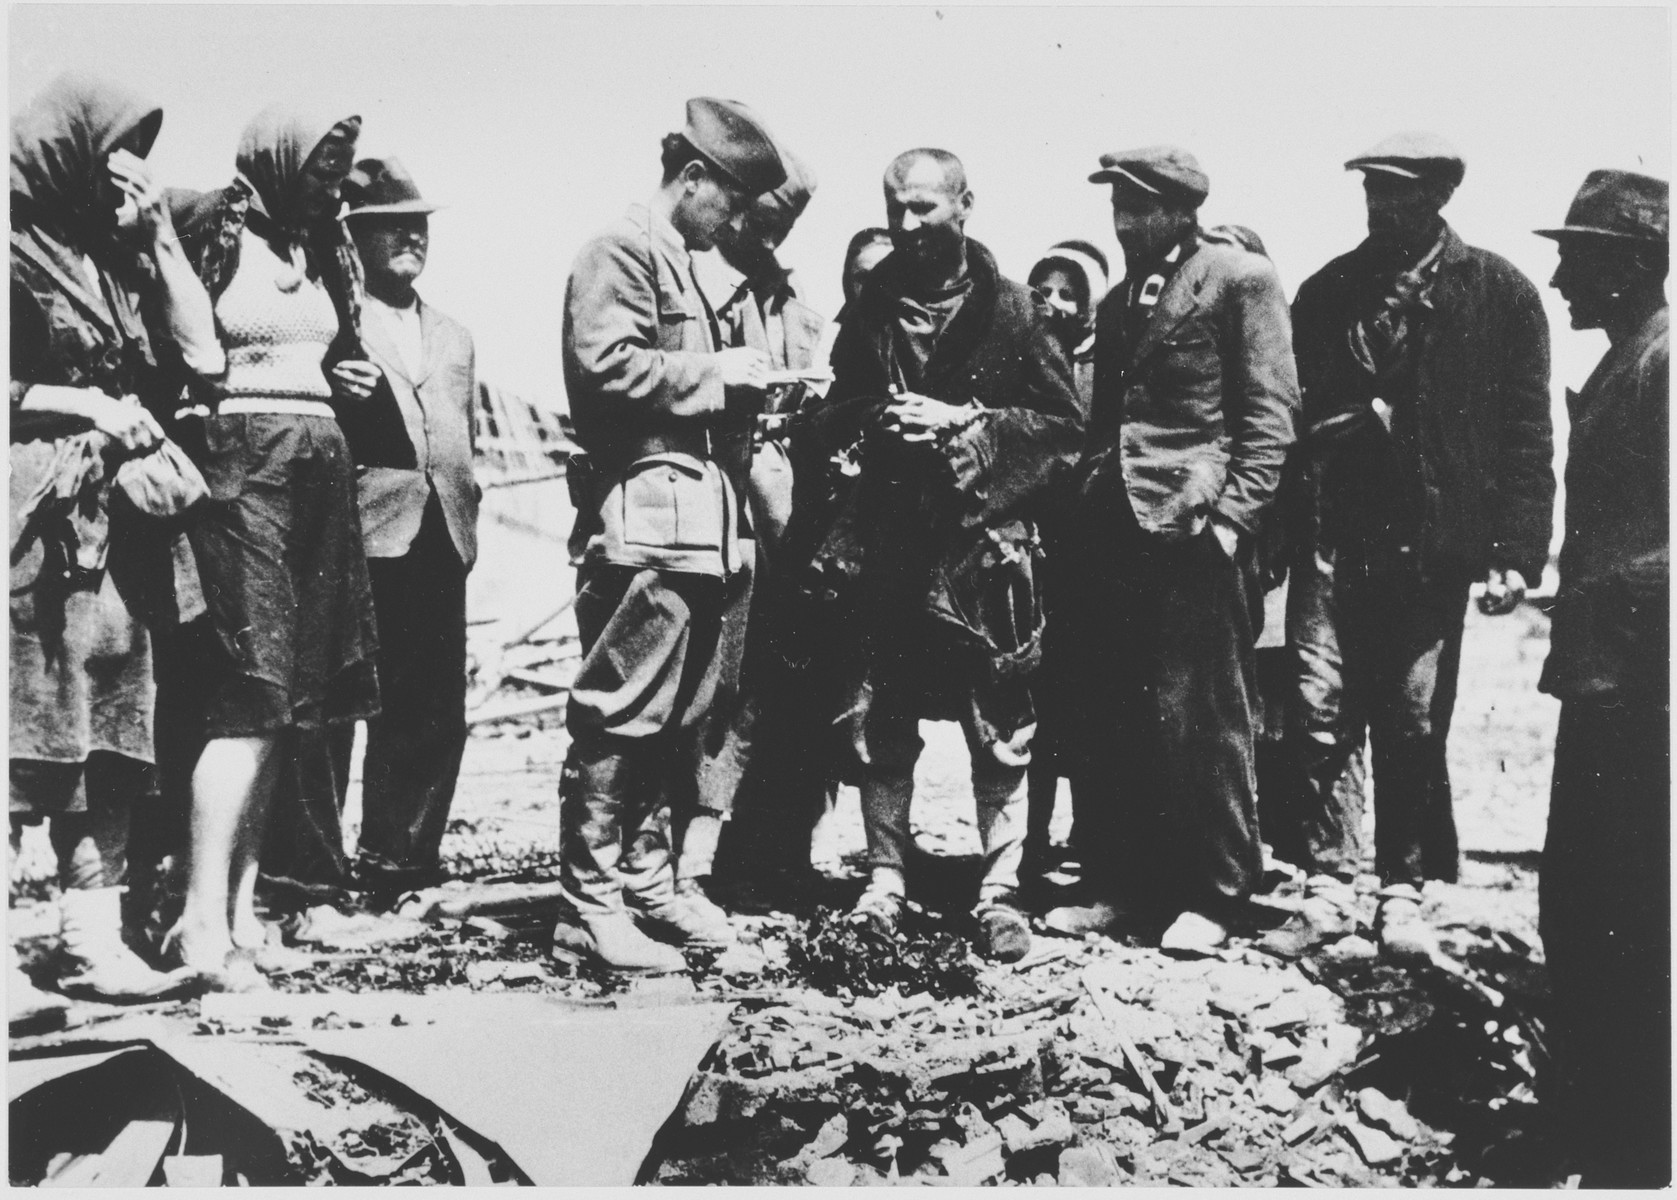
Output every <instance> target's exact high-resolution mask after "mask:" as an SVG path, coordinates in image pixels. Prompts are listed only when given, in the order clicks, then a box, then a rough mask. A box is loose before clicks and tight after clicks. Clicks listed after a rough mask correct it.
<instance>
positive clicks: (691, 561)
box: [554, 97, 786, 971]
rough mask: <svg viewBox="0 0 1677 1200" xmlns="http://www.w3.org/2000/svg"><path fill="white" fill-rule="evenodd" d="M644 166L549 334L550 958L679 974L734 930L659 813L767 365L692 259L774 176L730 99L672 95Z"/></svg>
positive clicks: (678, 778)
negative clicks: (564, 683)
mask: <svg viewBox="0 0 1677 1200" xmlns="http://www.w3.org/2000/svg"><path fill="white" fill-rule="evenodd" d="M662 160H663V178H662V180H661V182H660V183H659V185H658V189H657V190H656V191H655V192H654V193H653V195H652V198H651V200H650V201H648V202H647V203H646V204H644V205H635V206H633V207H631V208H630V209H629V211H628V212H627V213H626V214H625V215H624V216H623V217H622V218H620V219H619V220H618V221H617V222H616V223H615V224H613V225H612V226H610V227H609V228H607V229H606V230H605V231H604V232H603V233H600V234H598V235H596V236H595V237H593V238H591V239H590V240H589V241H588V242H587V243H586V244H585V245H584V246H583V248H582V250H581V251H580V252H579V253H578V255H577V258H576V263H575V265H574V266H573V267H572V268H571V277H570V281H569V284H568V285H567V287H566V292H565V316H564V327H563V332H562V355H563V361H564V371H565V391H566V394H567V396H568V398H569V400H570V406H571V416H572V417H573V419H574V420H575V422H576V434H577V442H578V444H579V445H580V446H581V447H582V450H583V454H581V455H578V456H575V457H573V458H572V460H571V463H570V465H569V479H570V484H571V498H572V501H573V503H574V504H575V505H576V509H577V517H576V525H575V527H574V528H573V530H572V532H571V555H572V559H573V561H575V562H576V563H577V564H578V565H577V601H576V617H577V629H578V632H579V634H580V635H581V638H582V649H583V660H582V666H581V668H580V669H579V671H578V674H577V677H576V681H575V683H574V685H573V687H572V690H571V697H570V705H569V708H568V710H567V713H566V725H567V727H568V728H569V730H570V734H571V746H570V750H569V752H568V753H567V755H566V758H565V767H564V773H563V776H562V778H561V780H560V785H559V788H560V807H559V854H560V874H559V879H560V884H561V885H562V887H563V889H564V897H565V901H566V911H565V912H564V913H563V914H562V916H561V918H560V920H559V923H558V924H557V925H556V926H555V928H554V952H555V953H556V954H558V955H560V956H562V957H567V958H572V957H578V956H580V957H583V958H587V959H589V960H591V961H593V962H597V963H600V964H602V965H604V966H606V967H608V968H611V969H613V970H621V971H679V970H681V969H682V968H683V966H684V965H685V960H684V959H683V957H682V955H681V952H680V950H679V949H677V948H676V947H677V946H684V945H719V944H725V943H727V942H729V941H732V940H733V936H734V935H733V931H732V929H731V928H730V926H729V924H728V918H727V914H725V913H724V912H722V910H721V909H719V908H718V907H717V906H716V905H715V904H713V903H712V902H711V901H710V900H709V899H708V898H707V897H706V896H705V895H704V893H703V891H701V890H700V889H699V887H698V886H697V884H696V882H695V881H694V880H691V879H679V880H678V879H677V878H676V876H675V871H674V868H673V864H672V862H671V857H672V855H671V851H672V848H671V845H670V840H671V839H670V809H671V806H672V804H681V805H688V806H691V805H692V804H693V802H694V801H693V790H694V788H695V785H696V780H697V777H698V769H699V762H700V750H701V747H700V739H699V737H698V734H699V733H700V732H701V731H703V730H705V729H706V727H707V715H708V713H709V711H710V708H711V705H712V704H713V702H714V700H715V698H716V696H717V694H718V692H719V691H720V692H723V693H724V694H726V693H727V692H729V691H731V690H732V689H733V688H734V687H735V686H736V682H735V681H736V679H737V676H738V672H739V653H740V645H741V643H742V642H743V637H742V636H741V632H742V630H743V623H744V621H745V613H746V604H747V602H748V600H749V597H750V594H751V593H750V587H749V580H750V571H751V567H752V563H753V560H754V557H755V548H754V547H753V545H752V543H751V540H750V538H749V537H747V536H744V532H743V531H744V530H745V529H747V528H748V527H749V524H748V517H747V514H746V512H745V508H744V504H745V495H746V489H747V480H748V475H749V469H750V462H749V453H748V452H749V447H750V438H749V437H745V438H743V439H742V438H741V437H740V436H739V433H740V431H741V430H748V429H749V428H750V427H751V425H752V424H753V423H754V422H755V421H756V418H757V415H758V413H759V411H760V410H761V408H762V406H763V402H764V387H765V384H766V383H767V381H768V372H769V359H768V356H767V355H766V354H764V353H763V352H762V351H761V350H759V349H755V348H753V347H750V346H737V347H731V346H726V345H724V343H723V341H722V339H721V335H720V327H719V324H718V321H717V316H716V313H715V311H714V310H713V309H712V307H711V305H710V304H709V302H708V301H707V300H706V297H705V295H704V293H703V292H702V291H701V290H700V289H699V285H698V282H697V281H696V280H695V279H694V276H693V254H694V252H695V251H702V250H706V249H709V248H710V247H711V246H712V245H714V244H715V243H716V239H717V234H718V231H719V230H720V229H721V228H722V227H723V226H724V225H728V224H734V225H736V226H737V225H738V224H739V223H740V222H741V221H742V220H743V217H744V214H745V211H746V209H747V207H748V206H749V204H750V203H751V201H752V199H753V198H754V197H757V196H760V195H762V194H763V193H764V192H767V191H770V190H771V189H773V188H777V187H779V186H780V185H781V184H782V183H784V182H785V181H786V169H785V167H784V166H783V165H782V164H781V160H780V154H779V152H778V151H777V150H776V148H775V144H774V141H773V138H772V137H771V135H770V134H769V132H768V130H767V129H766V128H764V126H763V123H762V121H761V119H760V118H758V116H757V115H756V114H755V113H753V112H752V111H751V110H750V109H749V108H747V107H746V106H745V105H743V104H740V103H738V102H736V101H732V100H718V99H713V98H710V97H699V98H696V99H693V100H689V101H688V102H687V121H686V124H685V126H684V127H683V128H682V130H681V131H680V132H679V133H671V134H669V135H667V136H666V137H665V138H664V140H663V145H662ZM742 447H743V448H744V451H745V452H741V448H742ZM649 934H650V935H654V936H656V937H657V938H659V939H662V940H661V941H658V940H653V937H652V936H649ZM670 942H673V943H675V945H670V944H667V943H670Z"/></svg>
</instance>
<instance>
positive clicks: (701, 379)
mask: <svg viewBox="0 0 1677 1200" xmlns="http://www.w3.org/2000/svg"><path fill="white" fill-rule="evenodd" d="M718 344H719V343H718V334H717V327H716V323H715V318H714V316H713V315H712V314H711V312H710V309H709V307H708V305H707V304H706V303H705V299H704V296H703V295H702V294H701V293H700V291H699V288H698V285H697V284H696V283H695V282H694V279H693V271H692V260H691V257H690V256H689V254H688V252H687V249H686V248H685V246H684V245H683V243H682V240H681V237H680V235H679V234H678V233H677V232H676V231H675V229H674V227H673V226H671V225H670V223H669V222H668V221H667V220H664V219H662V218H660V217H657V216H655V215H654V214H652V213H651V212H650V211H649V210H648V209H646V208H645V207H644V206H641V205H634V206H632V207H630V209H629V211H628V212H627V213H626V214H625V215H624V216H623V217H622V219H620V220H619V221H618V222H616V223H615V224H614V225H612V226H611V227H610V228H609V229H607V230H606V231H605V232H603V233H601V234H599V235H597V236H595V237H593V238H591V239H590V240H589V241H588V243H587V244H586V245H584V246H583V248H582V250H581V251H580V252H579V253H578V255H577V258H576V263H575V265H574V266H573V267H572V268H571V277H570V281H569V283H568V285H567V286H566V290H565V316H564V329H563V340H562V354H563V360H564V375H565V391H566V395H567V397H568V398H569V402H570V409H571V417H572V420H573V421H574V422H575V425H576V433H577V442H578V444H579V445H580V446H581V447H582V449H583V450H584V452H585V456H584V457H582V458H581V460H580V461H579V460H577V459H573V460H572V463H571V465H570V468H569V469H570V481H571V492H572V501H573V503H574V504H575V505H576V509H577V524H576V527H575V529H574V530H573V532H572V535H571V552H572V556H573V558H576V559H578V560H579V561H580V560H583V559H587V560H591V561H604V562H610V563H616V564H619V565H624V566H637V567H654V568H658V569H662V570H671V571H686V572H693V573H697V574H702V575H718V576H719V575H725V574H728V573H730V572H731V571H733V570H736V569H737V568H738V567H739V565H740V562H741V547H740V537H741V529H740V525H741V517H742V515H741V513H740V506H739V502H738V500H737V498H736V497H737V494H738V489H739V487H740V486H741V485H743V482H744V480H743V478H740V479H730V478H729V476H728V474H727V473H725V472H724V471H723V470H722V468H721V466H720V465H719V463H718V461H717V458H716V454H715V441H716V439H715V438H714V437H713V433H714V432H715V431H716V429H717V428H718V427H719V426H720V425H721V423H722V420H723V401H724V389H723V385H722V372H721V368H720V367H719V366H718V365H717V362H716V357H715V352H716V350H717V349H718ZM730 466H731V467H732V468H734V469H736V471H743V469H744V466H745V464H744V463H739V464H730Z"/></svg>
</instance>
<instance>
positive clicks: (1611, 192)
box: [1532, 170, 1671, 243]
mask: <svg viewBox="0 0 1677 1200" xmlns="http://www.w3.org/2000/svg"><path fill="white" fill-rule="evenodd" d="M1670 207H1671V184H1670V183H1668V182H1666V181H1665V180H1663V179H1656V178H1654V177H1653V176H1652V175H1639V174H1637V173H1636V172H1635V171H1612V170H1603V171H1591V172H1590V173H1589V174H1588V175H1586V176H1585V177H1584V186H1583V187H1581V188H1579V189H1578V194H1577V195H1576V196H1574V197H1573V198H1572V207H1571V208H1569V209H1567V210H1566V224H1565V225H1562V226H1561V227H1560V228H1559V229H1536V230H1533V231H1532V232H1534V233H1536V234H1537V235H1538V236H1539V237H1546V238H1555V239H1557V240H1559V239H1561V238H1569V237H1597V238H1613V239H1614V240H1616V241H1622V242H1648V243H1664V242H1665V241H1666V239H1667V237H1668V236H1669V228H1670V226H1669V212H1670Z"/></svg>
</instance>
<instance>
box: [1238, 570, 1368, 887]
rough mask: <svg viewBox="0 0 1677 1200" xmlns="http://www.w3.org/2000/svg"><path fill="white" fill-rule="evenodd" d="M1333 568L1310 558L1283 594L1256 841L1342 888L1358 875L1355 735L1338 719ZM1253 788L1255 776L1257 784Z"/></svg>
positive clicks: (1360, 746) (1360, 781) (1359, 773)
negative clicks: (1265, 796)
mask: <svg viewBox="0 0 1677 1200" xmlns="http://www.w3.org/2000/svg"><path fill="white" fill-rule="evenodd" d="M1334 604H1335V597H1334V574H1333V562H1332V560H1331V559H1330V558H1327V557H1324V556H1323V555H1321V554H1314V553H1313V554H1311V555H1310V557H1309V559H1308V560H1307V561H1304V562H1299V563H1295V564H1294V565H1293V568H1292V570H1291V571H1290V572H1289V580H1288V585H1287V644H1286V647H1285V648H1284V649H1283V650H1280V651H1278V652H1276V653H1277V655H1278V657H1279V660H1280V662H1279V664H1278V665H1279V666H1280V673H1282V674H1283V675H1284V677H1283V678H1282V679H1279V680H1278V681H1277V682H1278V684H1279V687H1278V691H1279V693H1280V696H1281V701H1280V704H1279V705H1278V706H1277V707H1278V708H1279V709H1280V742H1279V745H1277V746H1274V747H1272V754H1271V763H1272V764H1273V767H1274V770H1273V772H1272V773H1271V775H1270V778H1271V779H1272V780H1273V781H1274V787H1273V797H1274V804H1273V806H1272V809H1271V811H1268V812H1265V814H1264V821H1265V833H1266V835H1267V836H1268V837H1269V841H1270V845H1271V846H1272V847H1273V848H1274V850H1275V853H1276V855H1277V856H1278V857H1280V858H1283V859H1285V860H1286V861H1288V862H1292V863H1296V864H1298V865H1299V866H1302V867H1304V868H1305V870H1306V871H1308V872H1309V873H1311V874H1313V875H1316V874H1321V875H1334V876H1337V877H1339V878H1341V879H1351V878H1353V877H1355V875H1356V874H1357V872H1358V871H1359V870H1361V869H1362V859H1363V839H1362V823H1363V789H1364V782H1365V779H1366V766H1365V761H1366V760H1365V757H1364V741H1365V739H1364V736H1363V729H1362V728H1361V727H1360V726H1359V727H1358V728H1356V729H1352V728H1350V727H1349V725H1350V722H1349V720H1348V715H1347V713H1346V712H1345V656H1344V653H1343V651H1342V650H1341V648H1340V630H1339V623H1338V621H1337V619H1336V610H1335V607H1334ZM1260 778H1262V774H1260Z"/></svg>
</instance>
